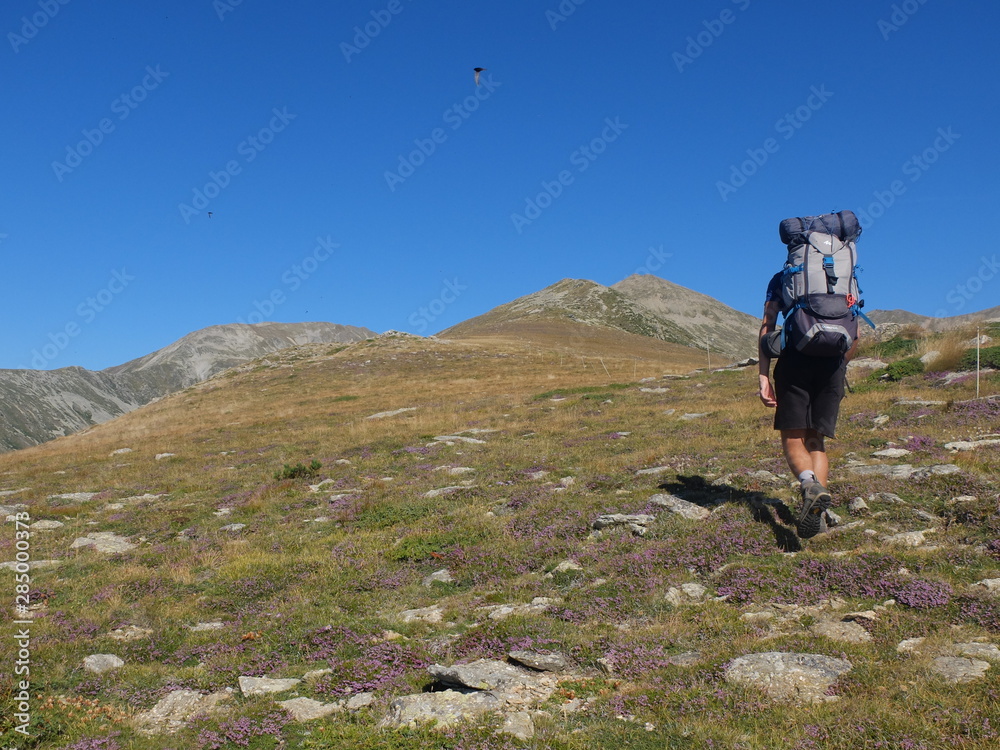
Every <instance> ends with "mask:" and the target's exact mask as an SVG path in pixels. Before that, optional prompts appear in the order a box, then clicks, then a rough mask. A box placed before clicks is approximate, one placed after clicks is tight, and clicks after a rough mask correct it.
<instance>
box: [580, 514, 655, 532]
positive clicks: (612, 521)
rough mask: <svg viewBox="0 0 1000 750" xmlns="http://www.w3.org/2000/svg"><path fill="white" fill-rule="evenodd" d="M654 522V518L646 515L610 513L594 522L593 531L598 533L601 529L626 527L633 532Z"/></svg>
mask: <svg viewBox="0 0 1000 750" xmlns="http://www.w3.org/2000/svg"><path fill="white" fill-rule="evenodd" d="M655 520H656V516H650V515H646V514H644V513H640V514H633V515H626V514H624V513H611V514H607V515H603V516H599V517H598V519H597V520H596V521H594V529H596V530H598V531H600V530H601V529H606V528H609V527H612V526H628V527H629V528H631V529H632V530H633V531H635V529H636V527H640V528H643V530H645V527H646V525H647V524H650V523H652V522H653V521H655Z"/></svg>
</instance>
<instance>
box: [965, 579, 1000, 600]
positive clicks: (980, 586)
mask: <svg viewBox="0 0 1000 750" xmlns="http://www.w3.org/2000/svg"><path fill="white" fill-rule="evenodd" d="M972 589H973V591H984V592H986V593H987V594H989V595H991V596H1000V578H984V579H983V580H981V581H976V582H975V583H974V584H972Z"/></svg>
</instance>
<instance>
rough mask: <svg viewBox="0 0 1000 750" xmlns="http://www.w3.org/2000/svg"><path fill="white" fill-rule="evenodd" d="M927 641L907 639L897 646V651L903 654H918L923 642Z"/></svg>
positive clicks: (923, 639)
mask: <svg viewBox="0 0 1000 750" xmlns="http://www.w3.org/2000/svg"><path fill="white" fill-rule="evenodd" d="M925 640H927V639H926V638H907V639H906V640H903V641H900V642H899V644H898V645H897V646H896V651H898V652H899V653H901V654H916V653H919V651H920V646H921V645H922V644H923V642H924V641H925Z"/></svg>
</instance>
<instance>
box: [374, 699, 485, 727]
mask: <svg viewBox="0 0 1000 750" xmlns="http://www.w3.org/2000/svg"><path fill="white" fill-rule="evenodd" d="M500 707H501V701H500V699H499V698H497V697H496V696H495V695H493V694H492V693H484V692H459V691H458V690H442V691H440V692H436V693H417V694H416V695H406V696H403V697H401V698H397V699H396V700H394V701H393V702H392V703H390V704H389V713H388V715H387V716H386V717H385V719H383V720H382V722H381V724H380V725H379V727H380V728H389V729H395V728H402V727H406V728H409V729H416V728H417V727H418V726H419V725H420V724H423V723H427V722H430V721H434V722H436V724H435V726H437V727H441V728H446V727H450V726H451V725H453V724H456V723H458V722H460V721H464V720H469V719H475V718H476V717H478V716H481V715H483V714H485V713H487V712H489V711H496V710H498V709H499V708H500Z"/></svg>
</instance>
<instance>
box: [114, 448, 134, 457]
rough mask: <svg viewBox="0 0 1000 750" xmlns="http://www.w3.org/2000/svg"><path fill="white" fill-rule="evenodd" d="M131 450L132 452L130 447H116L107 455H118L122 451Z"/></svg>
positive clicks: (128, 451) (129, 451) (127, 451)
mask: <svg viewBox="0 0 1000 750" xmlns="http://www.w3.org/2000/svg"><path fill="white" fill-rule="evenodd" d="M131 452H132V449H131V448H118V449H117V450H113V451H111V453H109V454H108V455H109V456H120V455H122V454H124V453H131Z"/></svg>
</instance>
